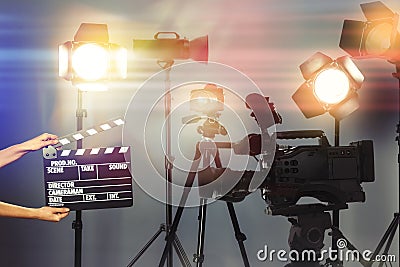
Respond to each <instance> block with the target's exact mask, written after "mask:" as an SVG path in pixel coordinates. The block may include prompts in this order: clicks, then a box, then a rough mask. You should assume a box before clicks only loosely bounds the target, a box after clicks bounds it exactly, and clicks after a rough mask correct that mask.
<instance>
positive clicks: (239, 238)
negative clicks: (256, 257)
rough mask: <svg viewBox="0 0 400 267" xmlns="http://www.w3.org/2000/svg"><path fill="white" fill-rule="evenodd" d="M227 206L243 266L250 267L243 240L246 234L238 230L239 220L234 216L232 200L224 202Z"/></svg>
mask: <svg viewBox="0 0 400 267" xmlns="http://www.w3.org/2000/svg"><path fill="white" fill-rule="evenodd" d="M226 205H227V206H228V211H229V215H230V217H231V221H232V225H233V230H234V231H235V237H236V240H237V242H238V244H239V249H240V253H241V254H242V259H243V263H244V266H245V267H250V263H249V259H248V257H247V253H246V248H245V246H244V243H243V242H244V241H245V240H246V239H247V237H246V235H245V234H243V233H242V232H241V231H240V227H239V221H238V219H237V216H236V212H235V207H234V206H233V203H232V202H226Z"/></svg>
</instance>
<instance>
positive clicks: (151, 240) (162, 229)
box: [127, 224, 166, 267]
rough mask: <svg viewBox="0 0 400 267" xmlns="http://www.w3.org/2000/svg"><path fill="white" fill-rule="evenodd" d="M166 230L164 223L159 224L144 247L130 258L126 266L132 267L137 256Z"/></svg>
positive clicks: (137, 258)
mask: <svg viewBox="0 0 400 267" xmlns="http://www.w3.org/2000/svg"><path fill="white" fill-rule="evenodd" d="M164 231H166V229H165V224H161V225H160V228H159V229H158V231H157V232H156V233H155V234H154V235H153V236H152V237H151V238H150V240H149V241H148V242H147V243H146V244H145V245H144V247H143V248H142V249H141V250H140V251H139V252H138V254H136V256H135V257H134V258H133V259H132V261H131V262H129V264H128V265H127V267H132V266H133V265H134V264H135V263H136V262H137V261H138V260H139V258H140V257H141V256H142V255H143V254H144V253H145V252H146V250H147V249H148V248H149V247H150V246H151V244H153V242H154V241H156V239H157V238H158V237H159V236H160V234H161V233H162V232H164Z"/></svg>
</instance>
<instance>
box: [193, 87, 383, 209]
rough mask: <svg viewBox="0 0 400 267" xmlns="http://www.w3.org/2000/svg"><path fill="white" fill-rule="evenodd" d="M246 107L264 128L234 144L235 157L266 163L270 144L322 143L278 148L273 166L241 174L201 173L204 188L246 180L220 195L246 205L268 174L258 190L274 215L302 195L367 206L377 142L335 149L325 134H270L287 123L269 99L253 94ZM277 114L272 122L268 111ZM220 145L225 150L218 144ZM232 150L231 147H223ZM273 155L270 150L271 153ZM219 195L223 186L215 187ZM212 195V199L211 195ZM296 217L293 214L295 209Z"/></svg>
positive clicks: (229, 171)
mask: <svg viewBox="0 0 400 267" xmlns="http://www.w3.org/2000/svg"><path fill="white" fill-rule="evenodd" d="M246 107H247V108H250V109H251V110H252V114H251V116H252V117H254V118H255V119H256V121H257V123H258V125H259V127H260V128H261V134H254V133H253V134H249V135H248V136H246V137H245V138H243V139H242V140H241V141H239V142H237V143H230V146H228V147H230V148H231V149H233V151H234V153H235V154H238V155H248V156H252V157H255V158H256V159H257V160H258V161H261V160H262V158H261V156H262V154H263V153H266V152H265V150H266V149H265V148H266V147H267V148H268V146H270V145H271V144H270V143H271V141H270V140H277V141H278V142H279V140H294V139H303V138H318V140H319V143H318V144H317V145H300V146H283V145H279V144H277V145H276V149H274V153H275V155H274V156H275V157H274V160H273V163H272V166H270V168H263V167H262V166H261V167H260V168H259V169H258V170H245V171H236V170H232V169H229V168H215V167H211V166H209V167H207V168H205V169H203V170H201V171H200V172H199V173H198V181H199V184H200V185H204V184H207V183H210V182H213V181H215V180H217V179H218V178H219V177H221V176H222V175H223V176H225V177H238V175H240V176H241V178H240V180H239V182H238V183H237V184H236V185H235V186H234V188H233V189H231V190H230V191H229V192H228V193H221V194H218V192H214V194H213V195H219V196H220V199H221V200H226V201H230V202H238V201H242V200H243V199H244V198H245V197H246V196H247V195H248V194H250V193H252V192H254V190H255V189H257V188H252V186H251V183H252V180H253V179H254V177H255V176H262V177H264V178H263V181H262V183H261V185H259V186H258V189H261V191H262V197H263V199H264V200H265V201H266V202H267V204H268V212H269V213H270V214H271V215H286V214H288V211H289V210H290V209H292V208H298V206H296V203H297V202H298V200H299V199H300V198H302V197H313V198H316V199H318V200H320V201H322V202H328V203H331V204H334V205H339V206H340V205H341V204H343V205H346V204H347V203H350V202H364V201H365V193H364V191H363V189H362V187H361V184H362V183H363V182H373V181H374V180H375V176H374V153H373V143H372V141H371V140H362V141H356V142H352V143H350V144H349V145H348V146H331V145H330V144H329V141H328V139H327V137H326V136H325V134H324V132H323V131H321V130H307V131H287V132H275V133H272V135H270V134H268V131H267V128H269V127H270V126H272V125H274V124H277V123H282V119H281V116H280V115H279V114H278V112H277V111H276V110H275V107H274V104H273V103H270V102H269V98H268V97H264V96H261V95H259V94H251V95H249V96H248V97H246ZM269 111H270V112H272V115H273V116H272V117H273V121H271V120H270V121H266V119H265V116H264V115H263V113H265V112H269ZM216 145H217V147H221V146H219V144H218V142H216ZM223 147H224V148H227V146H226V144H225V145H224V146H223ZM267 153H268V149H267ZM215 190H216V191H218V186H217V187H216V188H215ZM205 197H207V196H205ZM289 213H290V211H289Z"/></svg>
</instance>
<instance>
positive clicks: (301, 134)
mask: <svg viewBox="0 0 400 267" xmlns="http://www.w3.org/2000/svg"><path fill="white" fill-rule="evenodd" d="M275 134H276V139H282V140H294V139H308V138H319V140H318V141H319V144H320V145H321V146H323V147H328V146H330V144H329V141H328V138H326V135H325V133H324V131H321V130H302V131H285V132H276V133H275Z"/></svg>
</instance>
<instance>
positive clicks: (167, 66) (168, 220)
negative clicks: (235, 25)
mask: <svg viewBox="0 0 400 267" xmlns="http://www.w3.org/2000/svg"><path fill="white" fill-rule="evenodd" d="M157 63H158V65H159V66H160V67H161V68H162V69H163V70H165V72H166V77H165V99H164V111H165V112H164V115H165V125H166V132H165V136H166V155H165V163H164V164H165V165H164V166H165V177H166V182H165V195H166V200H165V223H162V224H161V225H160V227H159V229H158V231H157V232H156V233H155V234H154V235H153V236H152V237H151V238H150V240H149V241H148V242H147V243H146V244H145V245H144V247H143V248H142V249H141V250H140V251H139V252H138V254H137V255H136V256H135V257H134V258H133V259H132V260H131V262H130V263H129V264H128V267H131V266H133V264H135V263H136V262H137V261H138V260H139V258H140V257H141V256H142V255H143V254H144V253H145V252H146V250H147V249H148V248H149V247H150V246H151V245H152V244H153V242H154V241H155V240H156V239H157V238H158V237H159V236H160V234H161V233H162V232H165V234H166V238H168V237H169V236H170V235H169V232H170V226H171V224H172V204H171V203H172V187H171V185H172V182H173V181H172V169H173V161H174V157H173V156H172V152H171V120H170V113H171V92H170V89H171V80H170V72H171V67H172V65H173V64H174V61H173V60H167V61H158V62H157ZM171 243H173V245H174V248H175V251H176V253H177V254H178V257H179V260H180V261H181V263H182V266H190V261H189V259H188V257H187V255H186V253H185V250H184V248H183V246H182V244H181V242H180V241H179V239H178V237H177V236H176V235H175V234H174V236H173V239H172V240H171ZM166 253H167V254H166V258H167V267H172V266H173V250H172V246H169V247H168V251H167V252H166Z"/></svg>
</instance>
